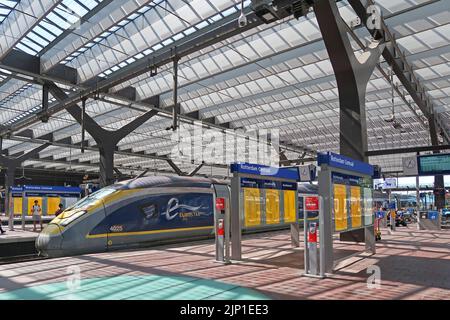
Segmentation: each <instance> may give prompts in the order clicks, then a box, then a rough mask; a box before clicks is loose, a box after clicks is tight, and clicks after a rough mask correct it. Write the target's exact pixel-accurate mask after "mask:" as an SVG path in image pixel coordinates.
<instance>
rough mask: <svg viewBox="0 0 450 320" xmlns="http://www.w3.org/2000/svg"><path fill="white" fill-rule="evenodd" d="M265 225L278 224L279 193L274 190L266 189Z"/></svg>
mask: <svg viewBox="0 0 450 320" xmlns="http://www.w3.org/2000/svg"><path fill="white" fill-rule="evenodd" d="M266 223H267V224H278V223H280V192H279V191H278V190H276V189H266Z"/></svg>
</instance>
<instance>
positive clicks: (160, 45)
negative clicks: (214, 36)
mask: <svg viewBox="0 0 450 320" xmlns="http://www.w3.org/2000/svg"><path fill="white" fill-rule="evenodd" d="M158 1H160V2H162V1H163V0H157V1H153V2H152V3H151V4H149V5H148V6H150V7H154V6H155V5H156V4H157V3H158ZM249 5H250V0H245V1H244V7H245V8H246V7H248V6H249ZM240 6H241V4H240V3H239V4H237V5H234V6H232V7H230V8H229V9H226V10H225V11H222V12H219V13H217V14H216V15H214V16H212V17H210V18H209V19H207V20H204V21H201V22H200V23H198V24H196V25H195V26H191V27H189V28H187V29H185V30H184V31H181V32H178V33H176V34H174V35H172V36H171V37H169V38H167V39H165V40H163V41H162V42H161V43H158V44H156V45H154V46H153V47H152V48H148V49H146V50H144V51H142V52H141V53H138V54H136V55H134V57H133V59H135V60H139V59H141V58H143V57H144V56H147V55H149V54H151V53H152V52H155V51H157V50H159V49H161V48H164V47H165V46H168V45H170V44H171V43H173V42H174V41H177V40H180V39H182V38H184V37H186V36H188V35H190V34H192V33H193V32H195V31H196V30H199V29H203V28H204V27H206V26H208V25H210V24H212V23H214V22H216V21H218V20H221V19H223V18H225V17H227V16H229V15H230V14H232V13H235V12H237V11H238V10H240ZM66 60H67V59H66ZM66 60H64V61H63V63H67V62H68V61H66ZM132 62H134V61H130V59H128V60H126V61H122V62H120V63H118V64H117V65H115V66H113V67H110V68H109V69H107V70H105V71H104V72H102V73H101V74H99V76H100V77H102V78H105V77H107V76H109V75H110V74H111V73H113V72H115V71H117V70H119V69H121V68H123V67H125V66H127V65H129V64H130V63H132Z"/></svg>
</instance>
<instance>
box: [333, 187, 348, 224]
mask: <svg viewBox="0 0 450 320" xmlns="http://www.w3.org/2000/svg"><path fill="white" fill-rule="evenodd" d="M333 194H334V208H333V212H334V215H333V216H334V228H335V231H342V230H346V229H347V187H346V186H345V185H343V184H334V185H333Z"/></svg>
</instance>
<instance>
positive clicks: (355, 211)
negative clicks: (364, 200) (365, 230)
mask: <svg viewBox="0 0 450 320" xmlns="http://www.w3.org/2000/svg"><path fill="white" fill-rule="evenodd" d="M350 216H351V221H352V228H360V227H361V226H362V223H361V187H360V186H351V187H350Z"/></svg>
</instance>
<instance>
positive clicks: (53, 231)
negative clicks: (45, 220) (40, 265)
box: [35, 223, 63, 257]
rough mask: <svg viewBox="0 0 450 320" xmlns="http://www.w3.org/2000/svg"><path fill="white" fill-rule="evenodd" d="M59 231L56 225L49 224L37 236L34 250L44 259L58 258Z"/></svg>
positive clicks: (60, 238) (60, 236)
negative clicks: (44, 257)
mask: <svg viewBox="0 0 450 320" xmlns="http://www.w3.org/2000/svg"><path fill="white" fill-rule="evenodd" d="M62 240H63V237H62V234H61V229H60V227H59V226H58V225H56V224H52V223H50V224H49V225H48V226H46V227H45V228H44V230H42V232H41V233H40V234H39V235H38V237H37V238H36V242H35V247H36V250H37V251H38V253H39V254H40V255H43V256H46V257H53V256H58V255H59V254H60V250H61V244H62Z"/></svg>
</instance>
